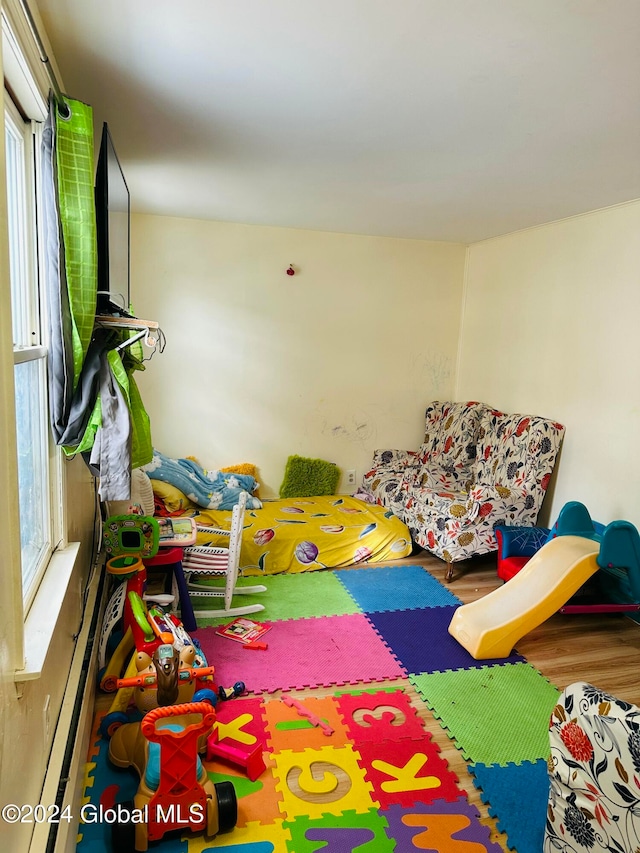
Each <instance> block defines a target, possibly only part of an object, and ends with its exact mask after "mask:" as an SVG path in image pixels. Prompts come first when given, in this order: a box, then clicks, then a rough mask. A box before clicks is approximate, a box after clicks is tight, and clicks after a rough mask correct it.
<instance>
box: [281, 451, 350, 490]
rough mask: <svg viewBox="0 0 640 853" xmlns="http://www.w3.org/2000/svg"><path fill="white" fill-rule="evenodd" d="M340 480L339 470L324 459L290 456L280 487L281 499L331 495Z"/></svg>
mask: <svg viewBox="0 0 640 853" xmlns="http://www.w3.org/2000/svg"><path fill="white" fill-rule="evenodd" d="M339 479H340V469H339V468H338V466H337V465H336V464H335V463H333V462H325V461H324V459H306V458H305V457H304V456H290V457H289V458H288V459H287V465H286V468H285V469H284V480H283V481H282V485H281V486H280V497H281V498H311V497H315V496H316V495H333V494H335V491H336V486H337V485H338V480H339Z"/></svg>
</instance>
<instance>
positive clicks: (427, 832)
mask: <svg viewBox="0 0 640 853" xmlns="http://www.w3.org/2000/svg"><path fill="white" fill-rule="evenodd" d="M380 814H381V815H382V816H383V817H385V818H386V819H387V822H388V823H389V828H388V829H387V830H386V832H387V835H388V836H389V838H391V839H393V840H394V841H395V842H396V850H402V851H406V853H409V851H410V850H431V851H434V850H442V851H445V850H448V849H449V847H447V846H442V841H443V840H444V839H445V837H446V834H449V838H450V840H451V842H452V844H451V845H450V847H451V849H454V847H455V849H458V847H460V849H462V848H463V847H466V845H467V844H469V848H470V849H473V850H474V851H475V850H477V851H478V853H479V851H480V850H484V851H486V853H502V847H501V846H500V845H499V844H498V843H497V842H495V841H491V838H490V835H489V827H487V826H484V825H483V824H482V823H480V815H479V813H478V810H477V809H476V808H475V807H474V806H472V805H471V804H470V803H469V802H468V801H467V800H466V798H464V797H460V799H458V800H454V801H453V802H452V803H448V802H445V801H444V800H436V801H434V802H432V803H415V805H413V806H412V807H411V808H406V807H403V806H397V805H394V806H391V807H390V808H388V809H385V810H384V811H382V812H380ZM414 839H415V843H414ZM430 842H433V843H430ZM464 842H466V844H465V843H464ZM436 844H437V845H438V846H437V847H436V846H434V845H436ZM478 845H479V846H478Z"/></svg>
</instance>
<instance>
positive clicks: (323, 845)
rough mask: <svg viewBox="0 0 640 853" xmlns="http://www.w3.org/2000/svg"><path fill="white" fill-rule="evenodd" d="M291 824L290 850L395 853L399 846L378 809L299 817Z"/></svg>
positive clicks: (291, 851)
mask: <svg viewBox="0 0 640 853" xmlns="http://www.w3.org/2000/svg"><path fill="white" fill-rule="evenodd" d="M287 826H288V827H289V830H290V832H291V845H290V847H289V853H316V851H322V853H352V851H354V853H392V851H393V850H394V849H395V844H394V842H393V841H392V840H391V839H390V838H389V837H388V835H387V832H386V830H387V828H388V824H387V821H386V820H385V819H384V817H381V815H380V814H379V812H378V810H377V809H371V810H370V811H368V812H363V813H362V814H358V813H356V812H352V811H346V812H342V814H335V815H333V814H331V815H330V814H326V815H324V816H323V817H322V818H318V819H317V820H311V819H309V818H306V817H299V818H296V819H295V820H294V821H293V822H292V823H287ZM398 853H400V851H398Z"/></svg>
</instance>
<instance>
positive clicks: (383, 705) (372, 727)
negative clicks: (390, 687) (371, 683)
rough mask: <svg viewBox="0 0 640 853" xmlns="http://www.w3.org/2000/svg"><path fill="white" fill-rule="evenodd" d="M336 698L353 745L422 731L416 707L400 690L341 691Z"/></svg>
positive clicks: (417, 736)
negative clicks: (353, 693)
mask: <svg viewBox="0 0 640 853" xmlns="http://www.w3.org/2000/svg"><path fill="white" fill-rule="evenodd" d="M337 702H338V707H339V708H340V713H341V714H342V716H343V718H344V722H345V724H346V726H347V729H348V731H349V734H350V736H351V738H352V740H353V742H354V743H355V745H356V747H357V746H358V745H359V744H360V743H363V742H364V743H367V742H369V741H374V742H380V741H382V740H400V739H401V738H421V737H423V736H424V734H425V729H424V725H423V724H422V721H421V719H420V717H419V716H418V713H417V711H416V709H415V708H414V707H413V706H412V705H411V703H410V702H409V697H408V696H407V694H406V693H405V692H404V691H402V690H396V691H394V692H393V693H390V692H388V691H378V692H377V693H363V694H361V695H358V696H354V695H350V694H344V695H342V696H339V697H338V699H337Z"/></svg>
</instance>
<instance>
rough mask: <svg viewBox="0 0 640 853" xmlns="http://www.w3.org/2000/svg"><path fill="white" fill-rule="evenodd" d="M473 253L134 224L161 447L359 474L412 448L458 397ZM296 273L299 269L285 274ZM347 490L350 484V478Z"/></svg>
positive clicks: (197, 225) (231, 227) (266, 491)
mask: <svg viewBox="0 0 640 853" xmlns="http://www.w3.org/2000/svg"><path fill="white" fill-rule="evenodd" d="M464 257H465V250H464V247H463V246H461V245H459V244H448V243H429V242H420V241H415V240H398V239H385V238H378V237H361V236H354V235H345V234H333V233H323V232H311V231H303V230H294V229H287V228H271V227H259V226H252V225H238V224H229V223H220V222H204V221H197V220H186V219H175V218H168V217H157V216H147V215H135V216H134V217H133V222H132V298H133V303H134V307H135V310H136V313H137V314H138V316H142V317H145V316H148V317H149V318H152V319H157V320H159V322H160V324H161V326H162V328H163V330H164V332H165V334H166V338H167V344H166V349H165V351H164V353H163V354H162V355H160V354H156V355H155V356H154V357H153V360H152V361H151V362H150V363H149V365H148V368H147V370H146V371H145V373H144V374H142V375H141V376H140V381H139V384H140V389H141V391H142V393H143V398H144V401H145V405H146V406H147V408H148V411H149V414H150V415H151V424H152V435H153V440H154V443H155V445H156V447H157V448H158V449H160V450H161V451H162V452H164V453H166V454H168V455H171V456H185V455H195V456H196V457H198V458H199V459H200V461H201V462H202V464H203V465H205V467H207V468H217V467H222V466H225V465H229V464H235V463H238V462H243V461H244V462H252V463H254V464H256V465H258V466H259V470H260V477H261V483H262V484H263V488H262V491H261V494H262V495H264V496H265V497H269V496H274V495H277V492H278V489H279V486H280V483H281V482H282V477H283V473H284V468H285V463H286V460H287V457H288V456H289V455H290V454H299V455H301V456H311V457H319V458H323V459H327V460H330V461H333V462H335V463H336V464H337V465H338V466H339V467H340V468H341V469H342V470H343V471H344V470H346V469H350V468H354V469H356V471H357V476H358V481H359V479H360V478H361V477H362V474H363V473H364V471H365V470H366V469H367V467H368V465H369V463H370V461H371V457H372V452H373V450H374V449H375V448H380V447H408V448H415V447H417V446H418V444H419V443H420V440H421V438H422V435H423V431H424V408H425V404H426V403H427V402H428V401H429V400H432V399H434V398H438V397H443V398H448V397H450V396H451V393H452V391H453V381H454V369H455V359H456V352H457V341H458V333H459V321H460V300H461V292H462V281H463V269H464ZM289 264H293V266H294V269H295V270H296V274H295V275H294V276H288V275H286V269H287V267H288V266H289ZM339 490H340V491H353V489H348V487H347V486H346V483H345V481H344V478H343V480H342V482H341V484H340V486H339Z"/></svg>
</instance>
